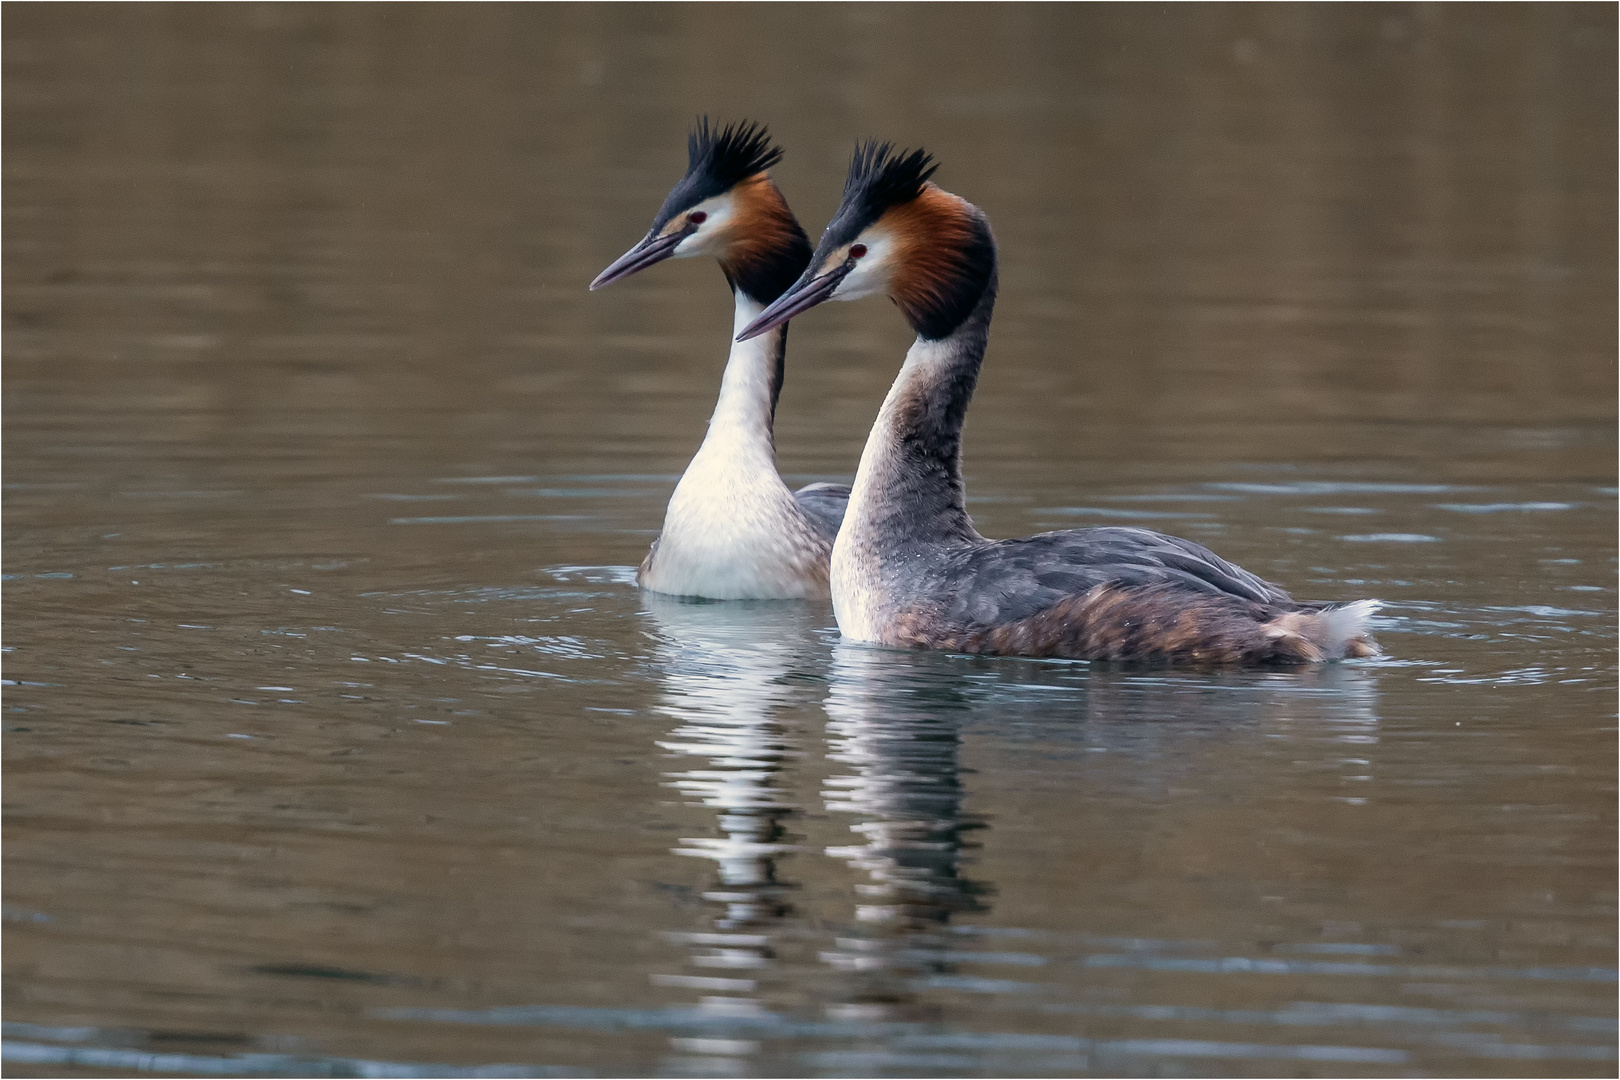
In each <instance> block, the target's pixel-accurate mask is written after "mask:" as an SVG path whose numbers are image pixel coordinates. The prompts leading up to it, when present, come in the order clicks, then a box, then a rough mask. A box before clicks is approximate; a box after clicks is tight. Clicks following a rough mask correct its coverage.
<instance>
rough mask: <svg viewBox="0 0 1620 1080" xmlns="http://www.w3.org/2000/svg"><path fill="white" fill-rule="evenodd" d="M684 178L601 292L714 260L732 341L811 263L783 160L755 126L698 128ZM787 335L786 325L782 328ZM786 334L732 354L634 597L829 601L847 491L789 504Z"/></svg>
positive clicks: (826, 487) (803, 493) (810, 492)
mask: <svg viewBox="0 0 1620 1080" xmlns="http://www.w3.org/2000/svg"><path fill="white" fill-rule="evenodd" d="M687 155H688V160H689V165H688V168H687V170H686V175H685V176H683V177H682V178H681V180H680V183H678V184H676V185H675V187H674V188H672V189H671V190H670V193H669V195H668V197H667V198H665V200H664V205H663V206H662V207H661V208H660V209H659V211H658V214H657V216H656V217H654V218H653V224H652V228H651V229H650V230H649V231H648V233H647V235H646V237H645V238H644V239H643V240H642V241H641V242H640V243H638V244H637V245H636V246H635V247H633V248H631V249H630V250H629V251H627V252H625V253H624V255H622V256H620V257H619V258H618V259H617V260H615V261H614V262H613V264H612V265H611V266H609V267H608V268H607V269H606V270H603V271H602V272H601V273H600V274H599V275H597V278H596V280H595V281H593V282H591V288H592V289H600V288H601V287H602V286H604V285H608V284H611V283H613V282H615V281H618V280H620V279H621V278H626V277H629V276H630V275H631V274H634V273H635V272H636V271H638V270H643V269H646V268H647V267H649V266H652V265H653V264H654V263H658V262H662V261H663V260H665V259H670V258H676V259H680V258H686V257H689V256H692V255H712V256H714V257H715V258H716V259H718V260H719V261H720V269H721V270H722V271H724V272H725V275H726V281H727V283H728V284H730V286H731V292H732V296H733V298H734V300H735V302H736V316H735V319H734V321H733V323H732V333H733V334H735V333H736V332H737V331H739V330H741V329H742V328H743V327H744V326H746V325H747V324H748V323H749V322H750V321H751V320H753V319H754V318H756V317H757V316H758V315H759V314H760V313H761V312H762V311H764V310H765V308H766V306H767V305H768V304H770V302H771V301H772V300H775V299H776V298H777V297H778V296H780V295H782V292H783V290H784V289H786V288H787V287H788V286H789V285H791V284H792V283H793V281H794V279H795V278H797V277H798V276H799V273H800V272H801V271H802V270H803V269H804V268H805V265H806V264H807V263H808V262H809V261H810V241H809V239H808V238H807V237H806V236H805V234H804V230H803V229H801V228H800V227H799V223H798V221H797V220H796V219H795V218H794V216H793V212H792V211H791V210H789V209H788V205H787V200H785V199H784V198H782V193H781V191H779V190H778V189H777V187H776V184H775V182H774V181H772V180H771V178H770V175H769V174H768V173H767V172H766V170H767V169H769V168H770V167H771V166H772V165H774V164H776V162H777V161H779V160H781V157H782V151H781V150H780V149H779V148H778V147H776V146H775V145H773V144H772V142H771V140H770V136H769V134H768V133H767V131H766V130H765V128H764V126H762V125H758V124H753V123H740V124H732V125H729V126H727V127H723V128H721V127H712V126H711V125H710V124H709V122H708V120H707V118H705V119H702V120H700V121H699V122H698V124H697V126H696V127H695V128H694V129H693V131H692V134H691V135H690V136H689V137H688V139H687ZM783 322H784V323H785V322H786V320H783ZM786 355H787V327H786V326H785V325H780V326H777V327H774V328H772V330H771V331H770V332H768V333H765V332H762V336H758V338H757V340H750V341H747V342H733V343H732V345H731V355H730V357H729V358H728V359H727V360H726V370H725V374H724V375H723V376H722V377H721V380H720V398H719V400H718V401H717V402H716V403H715V407H714V415H713V416H711V417H710V419H709V430H708V434H707V435H705V436H704V439H703V445H702V446H701V447H699V448H698V452H697V454H696V456H694V457H693V458H692V461H691V464H689V465H688V466H687V467H686V472H685V473H684V474H683V475H682V476H681V479H680V482H679V483H678V484H676V485H675V493H674V494H673V495H671V496H670V500H669V507H668V509H667V510H666V511H665V513H664V528H663V531H662V532H660V533H659V536H658V539H657V540H654V541H653V545H652V550H651V551H649V552H648V553H647V558H646V559H645V560H643V561H642V564H641V568H640V570H639V571H638V572H637V574H636V580H637V581H639V582H640V583H641V585H642V587H643V588H646V589H651V590H653V591H654V592H661V593H669V594H671V595H674V596H693V597H704V598H707V599H711V600H791V599H800V598H804V597H812V596H826V595H827V569H828V558H829V556H830V555H831V553H832V543H833V537H834V536H836V535H837V533H838V526H839V523H840V522H842V521H843V518H844V507H845V505H846V504H847V503H848V501H849V488H848V487H847V486H845V485H842V484H811V485H809V486H808V487H805V488H801V489H800V490H799V491H796V492H795V491H789V490H788V488H787V485H786V484H784V483H783V482H782V477H781V475H780V474H779V473H777V471H776V440H775V436H774V433H773V429H774V425H775V420H776V401H777V398H778V396H779V395H780V394H781V392H782V375H783V362H784V360H785V358H786Z"/></svg>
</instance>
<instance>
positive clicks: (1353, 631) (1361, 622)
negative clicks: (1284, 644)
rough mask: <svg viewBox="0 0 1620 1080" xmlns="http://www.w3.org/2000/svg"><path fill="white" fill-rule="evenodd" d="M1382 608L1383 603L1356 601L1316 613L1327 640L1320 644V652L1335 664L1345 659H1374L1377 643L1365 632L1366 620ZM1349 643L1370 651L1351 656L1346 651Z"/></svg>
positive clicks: (1357, 652) (1354, 652)
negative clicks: (1347, 657) (1342, 658)
mask: <svg viewBox="0 0 1620 1080" xmlns="http://www.w3.org/2000/svg"><path fill="white" fill-rule="evenodd" d="M1383 606H1384V602H1383V601H1382V600H1355V601H1352V602H1350V603H1348V604H1341V605H1339V606H1338V607H1331V608H1325V609H1323V610H1322V611H1319V612H1317V613H1316V615H1317V618H1319V619H1321V620H1322V629H1323V631H1324V632H1325V636H1326V639H1327V640H1325V641H1323V642H1322V651H1323V652H1325V653H1326V654H1327V655H1328V656H1329V657H1330V658H1332V659H1334V660H1337V659H1339V658H1340V657H1342V656H1346V655H1357V656H1360V655H1372V656H1377V655H1378V652H1379V649H1378V643H1377V642H1375V641H1373V639H1372V637H1371V636H1370V635H1369V634H1368V632H1367V620H1368V619H1370V618H1372V615H1373V612H1375V611H1377V610H1378V609H1379V608H1381V607H1383ZM1352 643H1355V644H1358V645H1361V646H1363V648H1365V649H1367V650H1370V651H1369V652H1367V653H1363V652H1362V651H1361V650H1355V651H1353V652H1352V651H1350V650H1349V646H1350V645H1351V644H1352Z"/></svg>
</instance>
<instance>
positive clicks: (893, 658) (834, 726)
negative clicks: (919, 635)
mask: <svg viewBox="0 0 1620 1080" xmlns="http://www.w3.org/2000/svg"><path fill="white" fill-rule="evenodd" d="M938 659H939V658H937V657H931V656H925V655H911V654H906V653H898V652H894V651H890V650H879V649H873V648H869V647H864V646H858V645H849V644H840V645H839V646H837V647H836V649H835V651H834V656H833V662H832V670H831V682H832V685H831V691H830V693H829V694H828V697H827V702H826V710H827V743H828V758H829V759H830V760H831V761H832V762H833V763H836V764H839V765H843V766H846V767H848V768H850V769H852V770H853V771H852V772H846V773H844V774H843V775H832V776H830V777H828V779H827V781H826V785H827V790H826V791H824V792H823V799H824V800H825V803H826V807H827V809H828V810H829V811H830V812H832V813H834V814H837V815H843V814H853V815H855V816H856V817H857V819H858V820H856V822H855V823H854V824H852V825H850V826H849V828H850V831H851V832H853V833H855V834H856V835H857V836H858V837H859V838H860V841H859V842H858V843H855V844H850V845H847V846H840V847H830V848H828V849H827V854H828V855H831V856H833V857H834V858H838V859H842V860H844V861H845V862H846V863H848V864H849V866H850V867H851V868H852V869H854V870H856V871H857V872H858V873H859V874H860V875H861V876H862V877H864V879H865V880H863V881H858V882H857V884H856V885H855V894H856V902H855V928H854V929H852V930H851V931H850V933H849V935H848V936H841V937H839V938H838V939H837V942H836V948H835V949H833V950H830V951H826V952H823V953H822V954H821V959H822V961H823V962H825V963H826V964H828V965H830V966H831V967H833V968H834V969H835V970H838V971H840V972H842V973H844V979H843V980H842V992H840V993H839V994H838V995H837V997H838V998H839V1000H837V1001H836V1002H833V1003H831V1004H829V1005H828V1007H827V1012H828V1016H829V1018H830V1019H834V1020H845V1021H865V1022H896V1021H900V1022H904V1021H919V1020H929V1019H932V1018H933V1017H934V1012H935V1010H933V1009H932V1008H930V1007H929V1006H927V1005H926V1004H925V1003H924V1002H923V1001H922V1000H921V999H919V997H918V995H917V990H918V989H919V988H920V987H921V986H925V985H927V984H928V983H930V982H932V981H936V980H941V979H944V978H948V977H949V976H950V974H951V968H952V964H951V952H952V938H953V936H954V935H953V934H952V933H951V929H950V922H951V919H952V918H953V917H954V916H956V915H958V914H960V913H964V912H978V911H984V910H986V908H985V904H984V901H983V897H984V896H986V895H987V894H988V892H989V891H990V890H989V888H988V886H986V885H983V884H981V883H978V882H975V881H972V880H970V879H969V878H967V877H966V876H965V875H964V874H963V861H964V855H963V853H964V851H965V850H966V849H968V848H971V847H974V846H976V845H973V844H971V843H969V842H968V841H967V838H966V837H967V834H968V833H969V832H970V831H972V830H974V829H979V828H983V827H984V822H983V820H982V819H979V818H976V817H974V816H972V815H970V814H969V813H967V812H966V811H965V810H964V809H963V800H964V796H965V790H964V787H963V784H962V771H963V770H962V765H961V745H962V737H961V731H960V728H961V726H962V724H963V721H964V719H965V718H966V716H967V713H968V708H969V703H968V701H967V699H966V698H965V697H964V696H963V694H962V692H961V690H960V689H959V687H960V680H956V679H941V678H939V676H938V672H937V663H938Z"/></svg>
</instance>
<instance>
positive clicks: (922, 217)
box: [738, 143, 1378, 664]
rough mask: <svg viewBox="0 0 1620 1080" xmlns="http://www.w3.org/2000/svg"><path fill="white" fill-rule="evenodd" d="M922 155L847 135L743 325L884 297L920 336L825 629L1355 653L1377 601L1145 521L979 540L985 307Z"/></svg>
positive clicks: (1218, 657)
mask: <svg viewBox="0 0 1620 1080" xmlns="http://www.w3.org/2000/svg"><path fill="white" fill-rule="evenodd" d="M936 167H937V166H935V164H934V163H933V161H932V159H931V158H930V157H929V155H927V154H926V153H924V152H923V151H921V150H918V151H913V152H910V153H904V152H901V153H893V152H891V148H890V147H889V145H888V144H876V143H868V144H866V145H864V146H861V147H857V149H856V151H855V158H854V161H853V162H852V163H851V165H850V170H849V179H848V181H847V182H846V183H845V185H844V198H843V202H842V203H841V204H840V206H839V208H838V212H837V214H836V215H835V216H834V217H833V220H832V223H831V224H830V225H828V226H827V231H826V232H825V233H824V234H823V235H822V237H821V243H820V244H819V245H818V246H817V248H816V252H815V254H814V256H812V258H811V260H810V265H809V267H808V268H807V269H806V270H805V272H804V275H803V276H802V277H801V278H800V279H799V280H798V281H797V282H795V283H794V285H793V287H792V288H790V289H788V290H787V292H785V293H783V294H782V296H780V297H778V298H777V300H776V302H775V303H773V304H772V305H771V306H770V307H769V308H767V309H766V310H765V311H764V312H763V313H762V314H761V315H760V316H759V318H757V319H755V320H754V321H753V322H752V323H750V324H749V325H748V326H747V327H746V328H745V329H744V330H743V332H742V333H741V334H739V335H738V337H739V339H741V340H748V339H751V338H752V337H753V336H754V335H756V334H761V333H765V332H767V331H768V330H770V328H771V327H774V326H777V325H779V324H781V323H782V322H783V321H784V320H786V319H789V318H792V317H793V316H795V315H798V314H800V313H801V312H803V311H806V310H807V309H809V308H811V307H814V306H815V305H816V304H819V303H821V302H823V301H825V300H854V299H857V298H859V297H862V296H870V295H873V294H883V295H887V296H889V297H890V298H891V299H893V300H894V301H895V303H896V304H897V305H898V306H899V307H900V310H901V311H902V312H903V313H904V315H905V317H906V320H907V322H909V323H910V324H911V327H912V329H913V330H915V331H916V333H917V339H916V341H915V342H914V343H913V344H912V346H911V349H910V350H909V351H908V352H907V353H906V359H905V363H904V364H903V365H902V366H901V368H900V374H899V376H898V377H897V378H896V379H895V381H894V385H893V386H892V387H891V388H890V390H889V394H888V397H887V398H885V399H884V402H883V408H882V410H881V411H880V412H879V414H878V418H877V422H876V423H875V424H874V425H873V426H872V433H871V435H870V436H869V437H868V438H867V441H866V449H865V450H864V451H863V452H862V454H861V463H860V468H859V469H858V470H857V472H856V474H855V488H854V492H853V493H852V494H851V496H850V501H849V510H848V513H847V515H846V516H845V519H844V526H843V528H842V530H841V531H840V532H839V534H838V540H837V543H836V544H835V545H834V548H833V557H832V574H831V587H832V598H833V608H834V611H835V612H836V613H837V616H838V626H839V629H840V630H842V631H843V633H844V635H845V636H847V637H850V638H853V639H855V640H858V641H866V642H873V643H878V644H883V645H893V646H903V647H912V648H918V647H921V648H933V649H947V650H951V651H956V652H968V653H988V654H995V655H1017V656H1055V657H1069V658H1073V659H1080V660H1173V661H1182V662H1194V663H1285V664H1286V663H1309V662H1313V661H1319V660H1332V659H1338V658H1342V657H1346V656H1368V655H1373V654H1374V653H1376V651H1377V646H1376V645H1375V644H1374V643H1373V642H1372V640H1371V638H1370V637H1369V636H1368V634H1367V619H1368V617H1369V616H1370V615H1371V614H1372V613H1373V611H1375V610H1376V609H1377V607H1378V602H1377V601H1373V600H1359V601H1356V602H1354V603H1350V604H1345V605H1342V606H1333V605H1328V604H1311V603H1300V602H1298V601H1296V600H1294V599H1292V598H1291V597H1290V596H1289V595H1288V594H1287V593H1286V592H1284V591H1283V590H1282V589H1280V588H1278V587H1277V586H1276V585H1273V584H1271V583H1269V582H1266V581H1262V580H1261V579H1260V578H1257V577H1255V576H1254V575H1253V574H1250V573H1248V572H1247V571H1244V570H1242V569H1239V568H1238V567H1236V566H1233V565H1232V564H1231V563H1229V562H1227V561H1226V560H1225V559H1222V558H1221V557H1220V556H1218V555H1216V554H1215V553H1214V552H1212V551H1210V550H1208V549H1207V548H1205V547H1203V546H1202V545H1200V544H1195V543H1192V542H1191V541H1188V540H1181V539H1178V538H1176V537H1173V536H1164V535H1162V534H1160V533H1156V532H1150V531H1148V530H1147V529H1135V528H1098V529H1066V530H1063V531H1061V532H1050V533H1041V534H1040V535H1038V536H1030V537H1025V538H1023V539H1020V540H987V539H985V538H984V537H983V536H980V535H979V533H978V532H977V531H976V530H975V529H974V528H973V522H972V520H971V519H970V518H969V517H968V514H967V511H966V510H965V509H964V507H963V490H962V468H961V445H962V443H961V432H962V420H963V417H964V415H965V413H966V411H967V406H968V401H969V400H970V399H971V398H972V396H973V388H974V385H975V383H976V382H977V381H978V377H979V368H980V365H981V364H982V363H983V361H984V352H985V346H986V344H987V342H988V340H989V331H990V314H991V310H992V309H993V308H994V306H995V300H996V245H995V239H994V237H993V236H992V235H991V232H990V222H989V220H988V219H987V218H986V217H985V215H984V212H983V211H981V210H980V209H979V208H978V207H976V206H973V205H972V204H970V203H968V202H967V201H966V200H964V199H961V198H958V197H957V196H955V195H952V194H949V193H948V192H945V191H942V190H940V188H938V187H937V186H935V185H934V184H933V183H931V182H930V181H929V177H930V176H932V175H933V173H934V169H935V168H936Z"/></svg>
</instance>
